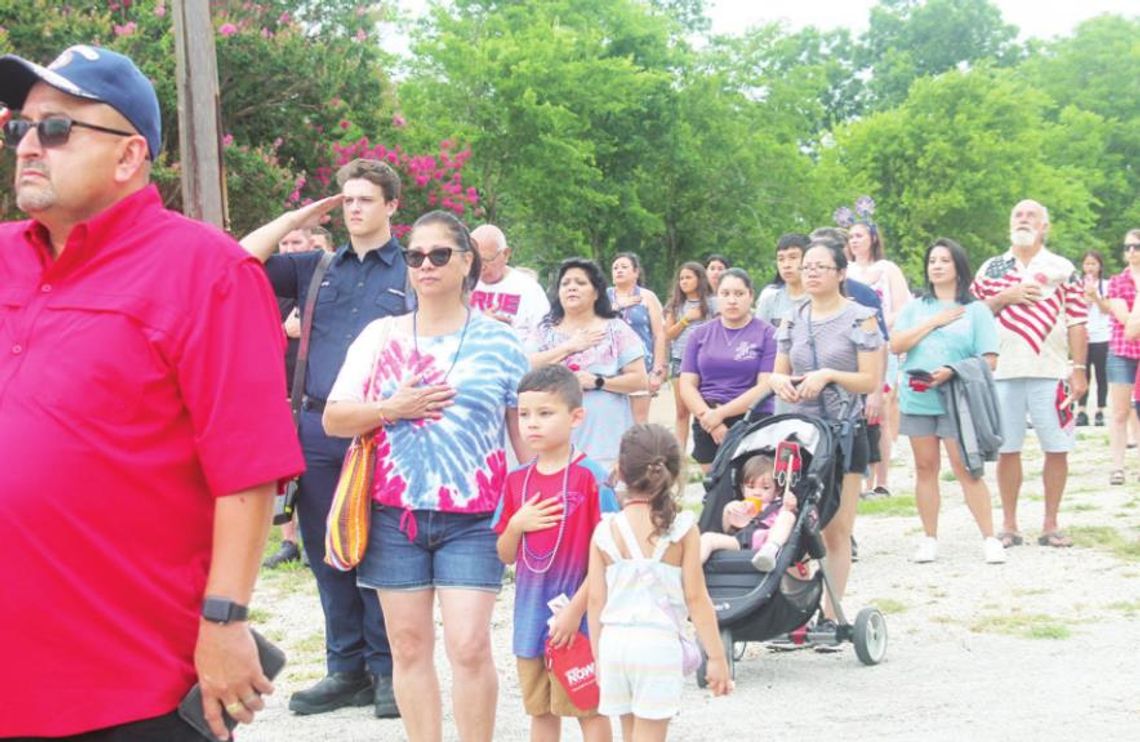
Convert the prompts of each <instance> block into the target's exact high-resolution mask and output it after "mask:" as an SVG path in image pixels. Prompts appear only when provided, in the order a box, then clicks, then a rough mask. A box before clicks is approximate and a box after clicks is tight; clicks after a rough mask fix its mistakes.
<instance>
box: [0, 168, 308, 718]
mask: <svg viewBox="0 0 1140 742" xmlns="http://www.w3.org/2000/svg"><path fill="white" fill-rule="evenodd" d="M283 349H284V342H283V339H282V334H281V327H280V323H279V320H278V317H277V307H276V303H275V301H274V298H273V295H272V292H271V291H270V289H269V285H268V283H267V282H266V278H265V273H264V271H263V270H262V268H261V266H260V265H259V264H258V263H257V261H256V260H255V259H253V258H252V257H250V256H249V255H248V254H246V253H245V251H243V250H242V249H241V248H240V247H239V246H238V245H237V244H235V242H234V241H233V240H232V239H231V238H229V237H227V236H226V235H224V234H223V233H221V232H219V231H218V230H216V229H214V228H212V227H209V226H207V225H204V224H200V223H197V222H193V221H190V220H188V219H186V218H184V217H182V216H180V215H178V214H175V213H173V212H170V211H167V210H166V209H164V208H163V207H162V202H161V199H160V197H159V194H158V190H157V189H156V188H154V187H153V186H151V187H148V188H146V189H144V190H142V191H139V192H138V193H135V194H133V195H131V196H129V197H128V198H125V199H123V200H122V201H119V202H118V203H116V204H114V205H113V206H111V207H110V208H108V209H107V210H105V211H104V212H102V213H100V214H98V215H97V216H95V217H94V218H93V219H91V220H90V221H88V222H85V223H83V224H81V225H78V226H77V227H76V228H75V229H74V230H73V231H72V233H71V236H70V239H69V240H68V243H67V246H66V248H65V249H64V251H63V252H62V253H61V254H60V256H59V258H58V259H53V258H52V256H51V250H50V248H49V242H48V239H47V233H46V231H45V230H44V228H43V227H42V226H41V225H39V224H36V223H35V222H31V221H25V222H14V223H6V224H0V452H2V454H0V455H2V456H3V462H2V465H0V555H2V557H0V661H2V662H3V669H2V670H0V737H4V736H9V735H13V736H14V735H46V736H60V735H67V734H75V733H77V732H82V731H85V730H90V729H96V728H101V727H106V726H111V725H115V724H121V723H124V722H129V721H134V720H138V719H144V718H149V717H153V716H158V715H161V714H165V713H169V712H171V711H173V710H174V709H175V708H176V707H177V705H178V702H179V701H180V700H181V698H182V696H183V695H185V693H186V692H187V691H188V690H189V689H190V686H191V685H193V684H194V682H195V680H196V678H195V671H194V665H193V654H194V645H195V642H196V640H197V635H198V616H199V611H200V607H201V603H202V596H203V591H204V588H205V583H206V576H207V572H208V570H209V566H210V548H211V540H212V529H213V518H214V498H215V497H219V496H222V495H227V494H232V493H235V492H239V491H241V490H244V489H248V488H250V487H253V486H256V485H259V484H263V483H266V482H271V481H275V480H279V479H281V478H284V477H288V476H292V475H293V474H295V473H297V472H299V471H300V470H301V469H302V468H303V466H304V464H303V460H302V458H301V452H300V447H299V445H298V442H297V438H296V434H295V433H294V431H293V427H292V424H291V420H290V416H289V408H288V406H287V405H286V402H285V396H284V394H282V389H283V388H284V383H285V380H284V378H283V372H282V370H281V353H282V351H283Z"/></svg>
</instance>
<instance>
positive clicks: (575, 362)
mask: <svg viewBox="0 0 1140 742" xmlns="http://www.w3.org/2000/svg"><path fill="white" fill-rule="evenodd" d="M569 339H570V336H569V335H567V334H566V333H564V332H562V330H561V329H559V326H558V325H551V324H548V323H546V322H544V323H542V324H541V325H539V327H538V328H537V329H536V330H535V332H534V333H532V334H531V336H530V339H529V340H528V341H527V351H529V352H531V353H538V352H542V351H544V350H550V349H551V348H556V347H558V346H559V345H562V344H563V343H565V342H566V341H567V340H569ZM644 356H645V347H644V346H643V345H642V344H641V338H639V337H638V336H637V333H635V332H634V331H633V330H632V329H630V326H629V325H627V324H626V323H625V322H623V321H622V320H621V319H619V318H617V317H615V318H613V319H609V320H606V336H605V338H603V339H602V342H600V343H598V344H597V345H595V346H593V347H591V348H587V349H586V350H584V351H582V352H581V353H573V354H571V355H569V356H566V358H565V359H563V361H562V365H563V366H565V367H567V368H568V369H570V370H571V371H580V370H581V371H589V372H590V373H592V374H597V375H598V376H605V377H606V378H610V377H612V376H617V375H618V374H620V373H621V370H622V369H623V368H625V367H626V366H628V365H629V364H630V363H632V362H633V361H636V360H639V359H642V358H644ZM582 407H583V408H585V410H586V419H585V420H583V421H582V424H581V425H579V426H578V427H577V428H575V429H574V436H573V438H572V440H573V441H574V445H575V446H576V447H577V448H579V449H580V450H582V451H585V453H586V455H587V456H589V457H590V458H591V459H593V460H594V461H596V462H598V463H599V464H600V465H601V466H602V467H603V468H606V469H608V468H609V467H611V466H613V464H614V463H615V462H616V461H617V457H618V448H619V446H620V445H621V437H622V435H624V434H625V431H627V430H629V429H630V428H631V427H633V409H632V408H631V407H630V406H629V395H628V394H618V393H617V392H610V391H605V390H602V389H587V390H586V391H585V392H584V393H583V395H582Z"/></svg>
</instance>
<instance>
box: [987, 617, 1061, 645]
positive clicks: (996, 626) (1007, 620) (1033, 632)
mask: <svg viewBox="0 0 1140 742" xmlns="http://www.w3.org/2000/svg"><path fill="white" fill-rule="evenodd" d="M970 631H972V632H974V633H975V634H1008V635H1011V636H1023V637H1026V638H1029V639H1068V638H1069V636H1071V634H1072V632H1071V631H1070V630H1069V627H1068V626H1066V625H1065V624H1064V623H1063V622H1062V621H1060V620H1058V619H1057V618H1056V617H1054V616H1046V615H1044V614H1042V613H1015V614H1012V615H1009V616H985V617H983V618H979V619H978V620H976V621H974V623H972V624H970Z"/></svg>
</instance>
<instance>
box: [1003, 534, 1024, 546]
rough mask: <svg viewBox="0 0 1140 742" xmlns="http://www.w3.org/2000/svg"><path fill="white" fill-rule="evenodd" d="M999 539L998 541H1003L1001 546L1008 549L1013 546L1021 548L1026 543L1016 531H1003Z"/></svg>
mask: <svg viewBox="0 0 1140 742" xmlns="http://www.w3.org/2000/svg"><path fill="white" fill-rule="evenodd" d="M997 538H998V541H1001V545H1002V546H1003V547H1005V548H1007V549H1008V548H1010V547H1013V546H1021V545H1022V544H1024V543H1025V539H1024V538H1022V537H1021V534H1020V533H1017V532H1016V531H1002V532H1001V533H999V534H998V535H997Z"/></svg>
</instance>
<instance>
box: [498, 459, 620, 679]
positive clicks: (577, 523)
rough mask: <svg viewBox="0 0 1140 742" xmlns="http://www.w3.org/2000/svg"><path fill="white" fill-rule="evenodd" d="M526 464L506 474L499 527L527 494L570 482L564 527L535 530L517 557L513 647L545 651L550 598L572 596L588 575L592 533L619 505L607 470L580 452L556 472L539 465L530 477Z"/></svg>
mask: <svg viewBox="0 0 1140 742" xmlns="http://www.w3.org/2000/svg"><path fill="white" fill-rule="evenodd" d="M530 468H531V467H530V465H529V464H528V465H526V466H523V467H520V468H518V469H515V470H514V471H512V472H511V473H510V475H509V477H508V478H507V491H506V492H505V493H504V494H503V500H502V503H501V504H500V506H499V510H498V512H496V513H495V518H494V528H495V532H496V533H500V534H501V533H502V532H503V531H505V530H506V528H507V524H508V523H510V521H511V518H512V517H513V516H514V514H515V513H516V512H518V510H519V508H520V507H522V504H523V502H524V501H525V500H529V499H530V498H532V497H534V496H535V495H536V494H539V493H541V494H542V499H543V500H545V499H547V498H549V497H559V498H560V497H562V483H563V481H564V479H565V482H566V510H565V512H566V517H565V519H564V522H565V528H564V529H561V540H559V532H560V528H559V526H552V527H550V528H547V529H545V530H542V531H532V532H531V533H528V534H526V538H525V539H523V540H522V541H521V542H520V543H519V553H518V559H517V560H516V561H515V621H514V624H515V626H514V643H513V651H514V653H515V656H516V657H542V656H543V652H544V649H545V647H546V637H547V635H548V634H549V633H550V629H549V627H548V626H547V625H546V621H547V619H549V618H550V616H551V613H550V608H549V606H547V605H546V604H547V602H548V601H550V600H551V599H553V598H556V597H558V595H560V594H565V595H566V597H567V598H573V597H574V593H576V592H578V588H579V587H581V586H582V583H583V582H585V581H586V568H587V567H588V566H589V563H590V537H591V536H592V535H593V533H594V527H595V526H596V525H597V524H598V523H599V522H600V521H601V519H602V513H610V512H616V511H618V510H620V509H621V508H620V507H619V506H618V501H617V497H616V496H615V495H614V491H613V490H612V489H610V488H609V487H608V486H606V484H605V480H606V473H605V472H604V471H603V470H602V468H601V467H600V466H598V465H597V464H596V463H594V462H593V461H590V459H588V458H586V457H585V456H584V455H578V456H577V458H576V460H575V461H574V463H572V464H570V469H569V471H567V470H566V469H562V470H559V471H557V472H555V473H554V474H542V473H541V472H539V471H538V470H537V469H535V470H534V471H533V472H532V473H531V475H530V481H529V482H527V491H526V492H523V483H524V482H526V478H527V476H526V475H527V470H528V469H530ZM580 629H581V631H582V632H586V616H585V614H583V615H582V625H581V627H580Z"/></svg>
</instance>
